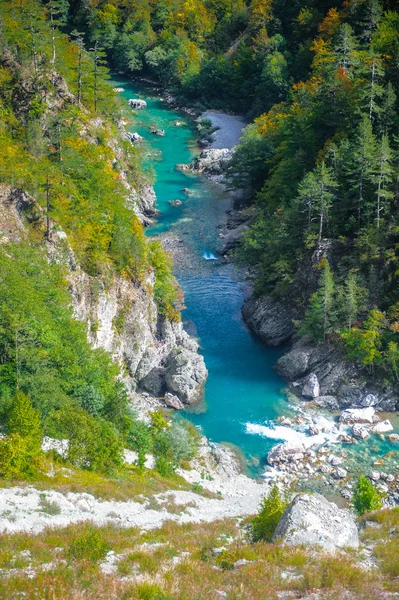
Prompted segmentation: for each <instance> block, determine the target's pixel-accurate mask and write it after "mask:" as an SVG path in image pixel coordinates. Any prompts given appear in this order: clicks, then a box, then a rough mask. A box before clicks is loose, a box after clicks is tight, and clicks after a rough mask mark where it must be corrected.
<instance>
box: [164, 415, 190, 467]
mask: <svg viewBox="0 0 399 600" xmlns="http://www.w3.org/2000/svg"><path fill="white" fill-rule="evenodd" d="M166 435H167V437H168V439H169V442H170V448H171V452H172V454H173V459H174V461H175V462H176V463H177V464H180V463H181V462H182V461H184V460H189V459H190V458H193V457H194V456H195V455H196V453H197V450H198V435H197V436H195V435H194V434H193V431H192V429H191V428H190V427H189V426H187V425H186V424H185V423H184V422H180V423H179V422H176V421H173V422H172V424H171V426H170V428H169V429H168V431H167V432H166Z"/></svg>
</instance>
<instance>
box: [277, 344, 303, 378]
mask: <svg viewBox="0 0 399 600" xmlns="http://www.w3.org/2000/svg"><path fill="white" fill-rule="evenodd" d="M309 356H310V352H306V350H303V349H302V348H298V349H294V348H293V349H292V350H291V351H290V352H287V354H284V355H283V356H281V357H280V358H279V359H278V361H277V365H276V368H277V371H278V372H279V373H280V375H282V376H283V377H286V378H287V379H288V380H289V381H294V380H295V379H298V378H299V377H303V376H304V375H305V373H306V372H307V370H308V365H309Z"/></svg>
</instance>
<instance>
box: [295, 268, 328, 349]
mask: <svg viewBox="0 0 399 600" xmlns="http://www.w3.org/2000/svg"><path fill="white" fill-rule="evenodd" d="M322 262H323V265H322V267H323V272H322V275H321V278H320V285H319V289H318V290H317V292H315V293H314V294H313V296H312V297H311V298H310V301H309V306H308V309H307V311H306V314H305V319H304V321H303V324H302V325H301V327H300V333H302V334H305V335H308V336H309V337H310V339H312V340H314V341H315V342H321V341H323V340H325V339H326V337H327V335H328V334H329V333H332V332H333V330H334V324H335V321H336V312H335V296H334V292H335V286H334V278H333V274H332V272H331V268H330V264H329V262H328V260H326V259H324V260H323V261H322Z"/></svg>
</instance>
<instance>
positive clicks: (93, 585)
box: [0, 510, 399, 600]
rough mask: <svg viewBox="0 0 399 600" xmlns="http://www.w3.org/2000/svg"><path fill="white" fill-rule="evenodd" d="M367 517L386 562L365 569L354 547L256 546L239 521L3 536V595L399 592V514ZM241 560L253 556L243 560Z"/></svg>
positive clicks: (363, 597) (79, 599)
mask: <svg viewBox="0 0 399 600" xmlns="http://www.w3.org/2000/svg"><path fill="white" fill-rule="evenodd" d="M368 518H369V519H371V518H372V519H373V520H374V522H376V523H378V524H379V525H380V528H379V529H376V528H373V527H371V526H369V527H367V528H366V529H365V531H364V533H363V537H364V539H365V541H367V543H371V542H372V543H373V544H375V548H376V556H377V560H378V563H379V566H380V568H379V569H372V570H369V571H366V570H364V569H362V568H360V567H359V564H358V563H357V554H356V553H355V552H350V553H346V554H344V553H342V554H338V555H337V556H331V555H324V554H320V553H316V552H314V551H306V550H305V549H303V548H294V547H284V546H282V545H277V544H266V543H262V542H259V543H256V544H250V543H249V541H248V540H247V538H246V532H245V528H243V526H242V525H239V522H238V521H237V520H235V519H228V520H224V521H219V522H214V523H210V524H185V525H178V524H176V523H175V522H170V521H169V522H166V523H165V524H164V525H163V527H162V528H160V529H157V530H155V531H150V532H145V533H142V532H141V531H139V530H138V529H119V528H117V527H114V526H111V525H109V526H106V527H100V528H97V527H94V526H93V525H91V524H87V523H86V524H77V525H71V526H69V527H66V528H63V529H54V530H51V529H47V530H45V531H44V532H42V533H41V534H40V536H34V535H28V534H7V535H5V534H4V535H1V536H0V548H1V550H0V573H1V576H0V598H7V600H13V599H14V598H15V599H17V598H29V599H31V598H32V599H38V600H39V599H40V600H58V599H59V600H61V599H62V600H95V599H96V600H103V599H104V600H105V599H107V600H113V599H115V600H116V599H118V600H136V599H137V600H220V598H221V596H220V595H218V594H217V592H218V591H219V592H225V593H226V594H227V595H226V597H227V598H228V599H229V600H265V599H267V600H278V598H279V597H281V596H280V593H281V592H287V593H288V592H289V593H291V594H292V596H291V597H292V598H301V597H303V596H306V595H308V594H311V593H313V592H315V591H317V594H318V598H319V599H320V600H329V599H330V598H331V600H338V599H342V600H344V599H345V600H347V599H348V600H349V599H351V600H353V599H358V600H377V599H383V598H384V595H383V593H384V590H386V591H388V590H389V591H391V592H394V591H396V592H397V591H399V581H398V578H397V556H398V546H397V533H396V532H397V529H396V528H397V525H398V524H399V510H396V511H381V512H380V513H378V514H375V515H372V516H369V517H368ZM387 536H388V537H387ZM387 544H388V545H387ZM395 544H396V545H395ZM386 548H388V550H386ZM76 549H78V551H77V550H76ZM215 549H219V550H217V551H216V552H215ZM107 550H112V551H113V552H114V553H115V555H116V561H115V566H114V571H113V572H112V573H111V574H104V573H103V572H102V569H101V564H102V561H103V559H104V556H105V552H106V551H107ZM242 559H245V561H248V562H245V563H244V564H242V565H241V566H235V563H236V562H237V561H238V560H242Z"/></svg>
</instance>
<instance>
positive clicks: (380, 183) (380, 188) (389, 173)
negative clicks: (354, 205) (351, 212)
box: [375, 134, 393, 229]
mask: <svg viewBox="0 0 399 600" xmlns="http://www.w3.org/2000/svg"><path fill="white" fill-rule="evenodd" d="M392 160H393V154H392V150H391V147H390V145H389V139H388V136H387V135H386V134H384V135H383V136H382V138H381V143H380V146H379V148H378V152H377V160H376V166H377V169H378V170H377V173H376V175H375V181H376V183H377V192H376V194H377V207H376V221H377V229H379V227H380V216H381V213H382V212H384V211H385V210H386V209H387V204H388V201H389V200H390V199H391V198H393V192H392V190H390V189H389V187H390V184H391V183H392V179H393V166H392Z"/></svg>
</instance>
